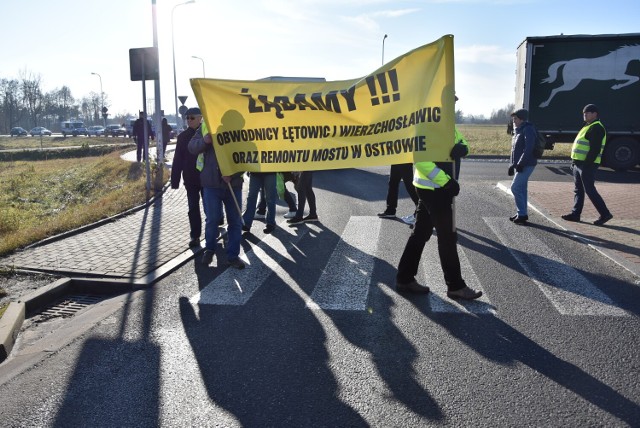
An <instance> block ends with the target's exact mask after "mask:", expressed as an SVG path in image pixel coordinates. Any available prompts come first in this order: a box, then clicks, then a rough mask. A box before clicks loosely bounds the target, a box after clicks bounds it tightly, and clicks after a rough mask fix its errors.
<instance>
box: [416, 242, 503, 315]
mask: <svg viewBox="0 0 640 428" xmlns="http://www.w3.org/2000/svg"><path fill="white" fill-rule="evenodd" d="M463 248H464V247H461V246H459V245H458V257H459V258H460V269H461V271H462V278H463V279H464V281H465V282H466V283H467V285H468V286H469V287H471V288H473V289H474V290H480V291H482V296H481V297H480V298H479V299H476V300H471V301H465V300H452V299H450V298H448V297H447V286H446V284H445V283H444V274H443V273H442V267H441V266H440V257H439V255H438V237H437V236H436V235H435V234H434V235H433V236H432V237H431V239H429V242H427V244H426V245H425V247H424V251H423V252H422V260H421V266H420V269H421V270H422V271H423V272H424V275H422V277H423V278H426V281H425V284H426V285H428V286H429V288H430V290H431V292H430V293H429V303H428V305H429V308H430V309H431V312H451V313H472V314H492V315H495V314H496V309H495V307H494V306H493V305H492V304H491V301H490V300H489V297H488V296H487V294H486V293H485V292H484V289H483V288H482V284H481V283H480V279H479V278H478V276H477V275H476V273H475V272H474V270H473V268H472V267H471V263H470V262H469V259H468V258H467V255H466V254H465V252H464V250H463Z"/></svg>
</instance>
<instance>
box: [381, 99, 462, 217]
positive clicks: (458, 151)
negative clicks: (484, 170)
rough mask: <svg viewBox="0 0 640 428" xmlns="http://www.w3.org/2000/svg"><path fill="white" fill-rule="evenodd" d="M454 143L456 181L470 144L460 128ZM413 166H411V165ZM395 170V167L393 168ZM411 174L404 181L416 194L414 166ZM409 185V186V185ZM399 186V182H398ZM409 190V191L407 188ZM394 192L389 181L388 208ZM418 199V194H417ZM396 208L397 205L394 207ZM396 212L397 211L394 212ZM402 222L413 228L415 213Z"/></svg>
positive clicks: (453, 155) (396, 192) (396, 188)
mask: <svg viewBox="0 0 640 428" xmlns="http://www.w3.org/2000/svg"><path fill="white" fill-rule="evenodd" d="M455 100H456V101H458V97H457V96H456V97H455ZM454 132H455V135H454V140H453V141H454V142H453V148H452V149H451V152H450V153H449V157H451V159H452V160H453V162H454V166H455V168H454V170H453V173H454V175H453V178H455V179H456V180H458V179H459V178H460V159H462V158H464V157H466V156H467V155H468V154H469V143H468V142H467V139H466V138H464V135H463V134H462V132H460V131H459V130H458V127H457V126H455V127H454ZM409 165H411V164H409ZM392 168H393V166H392ZM410 172H411V174H410V175H409V178H408V180H407V179H406V178H404V177H403V181H404V182H405V185H409V186H410V187H411V188H412V191H413V192H414V193H415V187H414V186H413V183H412V181H413V166H412V167H411V168H410ZM407 183H409V184H407ZM398 184H399V182H398ZM407 190H409V189H408V188H407ZM391 191H392V188H391V179H389V193H387V206H388V201H389V194H390V192H391ZM409 195H410V196H411V192H409ZM416 197H417V194H416ZM411 199H413V196H411ZM395 201H396V204H397V202H398V185H397V184H396V186H395ZM413 202H414V204H416V208H417V207H418V202H417V199H414V200H413ZM394 207H395V205H394ZM394 212H395V210H394ZM378 216H380V217H383V216H381V215H380V214H378ZM401 220H402V222H403V223H405V224H408V225H409V227H411V228H413V225H414V224H415V222H416V216H415V212H414V213H413V214H409V215H407V216H404V217H402V218H401Z"/></svg>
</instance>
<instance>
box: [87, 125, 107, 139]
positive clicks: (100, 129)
mask: <svg viewBox="0 0 640 428" xmlns="http://www.w3.org/2000/svg"><path fill="white" fill-rule="evenodd" d="M87 132H88V133H89V135H95V136H96V137H101V136H103V135H104V126H99V125H95V126H90V127H88V128H87Z"/></svg>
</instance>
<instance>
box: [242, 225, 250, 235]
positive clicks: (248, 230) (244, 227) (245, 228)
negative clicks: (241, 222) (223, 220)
mask: <svg viewBox="0 0 640 428" xmlns="http://www.w3.org/2000/svg"><path fill="white" fill-rule="evenodd" d="M242 231H243V232H246V233H251V228H250V227H249V226H242Z"/></svg>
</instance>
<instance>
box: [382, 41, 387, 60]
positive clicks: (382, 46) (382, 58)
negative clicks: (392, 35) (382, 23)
mask: <svg viewBox="0 0 640 428" xmlns="http://www.w3.org/2000/svg"><path fill="white" fill-rule="evenodd" d="M386 38H387V35H386V34H385V35H384V37H383V38H382V65H384V41H385V40H386Z"/></svg>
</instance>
